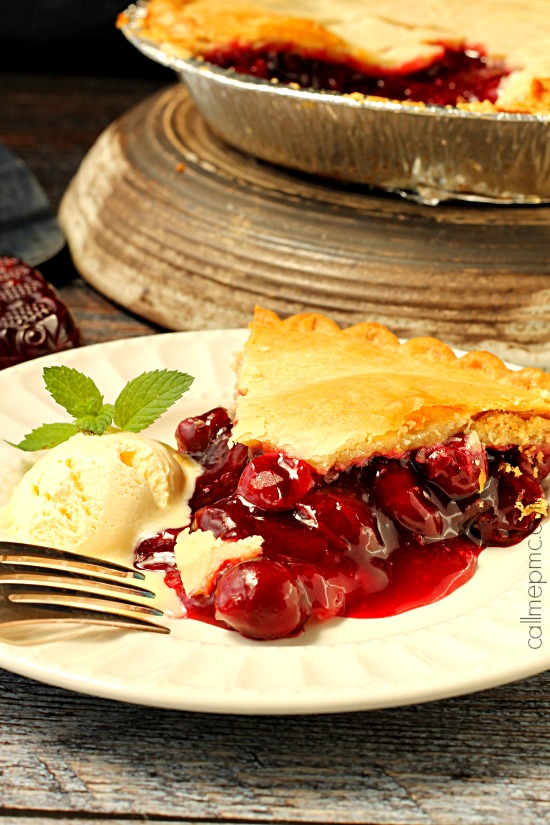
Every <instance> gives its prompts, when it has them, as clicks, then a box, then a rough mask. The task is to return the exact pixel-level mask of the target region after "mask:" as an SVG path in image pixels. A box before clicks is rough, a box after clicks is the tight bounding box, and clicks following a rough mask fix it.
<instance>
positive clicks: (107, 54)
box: [0, 0, 174, 82]
mask: <svg viewBox="0 0 550 825" xmlns="http://www.w3.org/2000/svg"><path fill="white" fill-rule="evenodd" d="M128 5H130V0H0V72H40V73H43V74H75V75H76V74H81V75H82V74H93V75H122V76H130V77H148V78H153V79H155V78H157V79H161V80H162V78H166V79H167V81H168V82H171V81H172V80H173V78H174V75H173V72H171V71H170V70H169V69H166V68H164V67H162V66H159V65H157V64H156V63H154V62H153V61H151V60H149V59H148V58H146V57H144V56H143V55H141V54H140V53H139V52H138V51H137V49H135V48H134V47H133V46H131V45H130V44H129V43H128V42H127V41H126V38H125V37H124V35H123V34H122V33H121V32H120V31H118V30H117V29H116V18H117V14H118V13H119V12H121V11H123V10H124V9H125V8H127V6H128Z"/></svg>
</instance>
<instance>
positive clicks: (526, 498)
mask: <svg viewBox="0 0 550 825" xmlns="http://www.w3.org/2000/svg"><path fill="white" fill-rule="evenodd" d="M505 467H510V465H505ZM484 497H485V498H486V499H487V500H488V501H490V503H491V506H490V507H489V508H488V509H487V510H486V511H485V512H483V513H481V514H480V515H479V516H478V517H477V518H476V519H475V520H474V521H473V523H472V525H471V527H470V532H471V534H472V536H473V537H474V538H477V539H479V540H480V541H481V542H482V544H485V545H496V546H498V547H509V546H510V545H513V544H517V543H518V542H519V541H521V540H522V539H524V538H526V536H528V535H529V534H530V533H532V532H533V530H534V529H535V527H536V526H537V524H538V523H539V521H540V520H541V518H542V513H541V512H540V511H538V510H537V509H536V508H537V504H538V503H539V502H540V503H542V502H544V493H543V490H542V487H541V486H540V484H539V482H538V481H536V480H535V479H534V478H533V477H532V476H531V475H529V474H528V473H521V472H520V474H519V475H516V474H515V472H514V469H513V468H510V470H509V471H508V470H507V469H505V468H504V467H503V468H501V469H499V470H498V471H497V473H496V475H495V477H494V478H492V479H491V480H490V482H489V484H488V485H487V490H486V492H485V495H484ZM533 505H534V507H535V509H532V507H533Z"/></svg>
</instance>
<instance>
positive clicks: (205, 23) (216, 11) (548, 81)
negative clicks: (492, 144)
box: [119, 0, 550, 114]
mask: <svg viewBox="0 0 550 825" xmlns="http://www.w3.org/2000/svg"><path fill="white" fill-rule="evenodd" d="M124 22H125V16H124V14H122V15H121V16H120V18H119V24H120V25H124ZM141 33H142V35H143V36H145V37H147V38H149V39H151V40H153V41H155V42H157V43H159V44H160V45H161V46H162V48H163V49H164V50H165V51H166V52H168V53H171V54H175V55H179V56H182V57H184V58H187V57H206V59H208V56H209V54H212V52H213V51H216V50H219V49H222V50H223V49H224V48H227V47H229V48H233V47H235V46H241V47H245V48H246V47H250V48H252V49H256V48H258V49H261V48H263V47H268V48H280V49H281V50H284V51H293V52H296V53H299V54H301V55H302V56H304V57H310V58H312V59H326V60H332V61H335V62H341V61H343V62H346V63H352V64H354V65H355V66H356V68H357V69H358V70H360V71H365V72H367V73H368V72H369V71H370V72H371V73H376V71H377V70H382V71H388V72H396V73H398V74H405V73H410V72H415V71H419V70H421V69H423V68H426V67H428V66H431V65H432V64H433V63H434V62H435V61H437V60H438V59H439V58H441V57H442V56H443V54H444V52H445V47H450V48H453V47H459V48H470V49H477V50H481V52H482V53H484V54H486V55H488V57H489V59H490V60H491V61H497V62H498V61H502V60H503V61H504V62H505V63H506V65H507V66H508V68H509V69H510V70H511V74H510V76H509V77H507V78H505V79H504V80H503V82H502V83H501V84H500V87H499V89H498V96H497V100H496V102H495V103H494V104H492V103H489V102H487V101H484V102H483V103H475V102H473V103H465V104H461V108H464V109H469V110H472V111H477V110H479V111H508V112H520V113H537V114H539V113H548V112H549V111H550V15H549V14H548V0H507V2H506V3H505V4H502V3H499V4H496V3H495V2H494V0H445V3H440V2H434V0H416V2H415V3H410V2H409V0H376V2H375V0H316V1H315V2H314V0H297V2H296V0H255V2H251V3H246V2H242V0H236V2H231V0H150V2H149V4H148V8H147V14H146V15H145V17H144V19H143V21H142V29H141Z"/></svg>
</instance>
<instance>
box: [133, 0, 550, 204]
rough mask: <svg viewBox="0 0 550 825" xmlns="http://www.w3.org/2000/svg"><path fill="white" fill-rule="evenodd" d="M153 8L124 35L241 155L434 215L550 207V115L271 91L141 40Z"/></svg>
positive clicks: (137, 15)
mask: <svg viewBox="0 0 550 825" xmlns="http://www.w3.org/2000/svg"><path fill="white" fill-rule="evenodd" d="M146 8H147V5H146V3H137V4H135V5H133V6H130V7H129V8H128V9H127V10H126V12H125V15H126V18H127V22H126V23H125V24H124V25H123V26H122V27H121V28H122V31H123V33H124V35H125V36H126V37H127V39H128V40H129V41H130V42H131V43H132V44H133V45H134V46H135V47H136V48H137V49H139V51H141V52H142V53H143V54H144V55H146V56H147V57H149V58H151V59H152V60H154V61H156V62H157V63H161V64H162V65H164V66H167V67H169V68H171V69H173V70H174V71H175V72H176V73H177V75H178V77H179V78H180V80H182V81H183V82H184V83H185V84H186V86H187V88H188V90H189V93H190V94H191V96H192V98H193V100H194V102H195V105H196V106H197V108H198V110H199V111H200V113H201V115H202V116H203V118H204V119H205V121H206V122H207V123H208V125H209V126H210V128H211V129H212V131H213V132H214V133H215V134H216V135H217V136H218V137H219V138H221V139H222V140H223V141H225V142H226V143H228V144H229V145H230V146H232V147H233V148H236V149H238V150H240V151H241V152H244V153H246V154H249V155H252V156H254V157H256V158H258V159H260V160H263V161H267V162H269V163H271V164H275V165H278V166H283V167H285V168H287V169H292V170H296V171H298V172H302V173H306V174H309V175H315V176H320V177H324V178H328V179H333V180H338V181H342V182H345V183H348V184H366V185H368V186H372V187H376V188H380V189H384V190H387V191H390V192H396V193H398V194H400V195H403V196H404V197H407V198H410V199H413V200H416V201H418V202H420V203H423V204H427V205H437V204H438V203H440V202H441V201H445V200H450V199H459V200H467V201H478V202H486V203H495V204H541V203H547V202H550V115H523V114H513V113H507V112H499V113H494V112H479V113H478V112H471V111H463V110H461V109H456V108H452V107H442V106H425V105H422V104H410V103H398V102H392V101H385V100H380V99H373V98H364V99H356V98H355V97H351V96H349V95H342V94H337V93H333V92H316V91H308V90H304V89H296V88H291V87H289V86H286V85H283V84H274V83H272V82H269V81H266V80H259V79H257V78H253V77H249V76H247V75H241V74H238V73H236V72H234V71H232V70H227V69H221V68H218V67H216V66H213V65H212V64H209V63H205V62H204V61H200V60H196V59H185V58H182V57H179V56H177V55H174V54H171V53H169V51H166V50H165V49H163V48H162V47H161V46H160V45H159V44H157V43H154V42H152V41H151V40H149V39H147V38H145V37H143V36H142V35H141V34H140V30H141V21H142V19H143V16H144V14H145V13H146Z"/></svg>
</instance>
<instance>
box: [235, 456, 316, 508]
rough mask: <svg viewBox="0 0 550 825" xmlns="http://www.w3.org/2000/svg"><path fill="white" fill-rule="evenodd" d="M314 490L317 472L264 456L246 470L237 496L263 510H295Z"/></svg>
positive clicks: (295, 462)
mask: <svg viewBox="0 0 550 825" xmlns="http://www.w3.org/2000/svg"><path fill="white" fill-rule="evenodd" d="M314 486H315V474H314V471H313V470H312V468H311V467H310V466H309V464H306V462H305V461H300V460H299V459H297V458H287V456H285V455H283V453H264V455H260V456H258V457H257V458H254V459H253V460H252V461H251V462H250V464H248V466H247V467H245V469H244V471H243V474H242V476H241V478H240V481H239V486H238V487H237V493H238V494H239V495H240V496H241V497H242V498H244V499H245V501H248V502H249V503H250V504H253V505H254V506H255V507H258V508H260V509H261V510H292V509H293V508H294V507H295V506H296V505H297V504H298V502H300V501H301V500H302V499H303V498H304V497H305V496H306V495H307V494H308V493H309V491H310V490H312V489H313V487H314Z"/></svg>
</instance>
